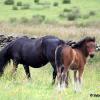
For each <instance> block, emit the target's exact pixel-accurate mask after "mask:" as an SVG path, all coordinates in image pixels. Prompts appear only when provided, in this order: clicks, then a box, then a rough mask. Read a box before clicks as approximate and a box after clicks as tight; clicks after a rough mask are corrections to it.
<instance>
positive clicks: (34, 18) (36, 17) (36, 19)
mask: <svg viewBox="0 0 100 100" xmlns="http://www.w3.org/2000/svg"><path fill="white" fill-rule="evenodd" d="M44 20H45V16H44V15H34V16H32V22H33V23H36V24H39V23H42V22H43V21H44Z"/></svg>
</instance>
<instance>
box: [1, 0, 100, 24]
mask: <svg viewBox="0 0 100 100" xmlns="http://www.w3.org/2000/svg"><path fill="white" fill-rule="evenodd" d="M4 1H5V0H1V1H0V21H9V20H10V19H12V18H16V19H18V20H21V19H22V18H23V17H24V18H28V19H32V16H35V15H40V16H41V15H43V16H45V21H44V22H45V23H56V22H58V23H65V24H67V23H68V24H69V23H72V22H73V23H83V24H85V23H90V22H96V23H98V22H100V13H99V12H100V6H99V4H100V0H71V4H63V3H62V1H63V0H59V1H58V0H40V4H35V3H34V0H14V1H15V4H14V5H4ZM18 1H22V4H29V5H30V8H29V9H24V10H23V9H21V7H19V6H17V8H18V10H13V9H12V8H13V6H16V4H17V2H18ZM55 2H56V3H58V6H57V7H55V6H53V4H54V3H55ZM64 9H67V10H72V12H75V13H73V15H72V16H75V15H76V14H77V13H79V17H78V18H76V19H75V20H74V21H68V20H67V15H68V14H69V13H68V12H67V11H65V12H64ZM91 12H92V14H91V15H90V13H91ZM61 14H64V15H65V17H59V16H60V15H61Z"/></svg>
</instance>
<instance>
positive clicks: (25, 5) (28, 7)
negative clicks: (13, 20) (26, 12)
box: [21, 4, 30, 9]
mask: <svg viewBox="0 0 100 100" xmlns="http://www.w3.org/2000/svg"><path fill="white" fill-rule="evenodd" d="M21 9H30V5H29V4H24V5H22V7H21Z"/></svg>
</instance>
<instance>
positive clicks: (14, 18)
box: [9, 17, 17, 23]
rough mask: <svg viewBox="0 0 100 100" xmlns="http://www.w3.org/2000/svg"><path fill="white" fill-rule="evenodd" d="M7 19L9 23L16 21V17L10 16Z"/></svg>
mask: <svg viewBox="0 0 100 100" xmlns="http://www.w3.org/2000/svg"><path fill="white" fill-rule="evenodd" d="M9 21H10V22H11V23H14V22H17V18H16V17H12V18H10V19H9Z"/></svg>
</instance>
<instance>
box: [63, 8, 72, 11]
mask: <svg viewBox="0 0 100 100" xmlns="http://www.w3.org/2000/svg"><path fill="white" fill-rule="evenodd" d="M71 11H72V9H67V8H65V9H64V10H63V12H71Z"/></svg>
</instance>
